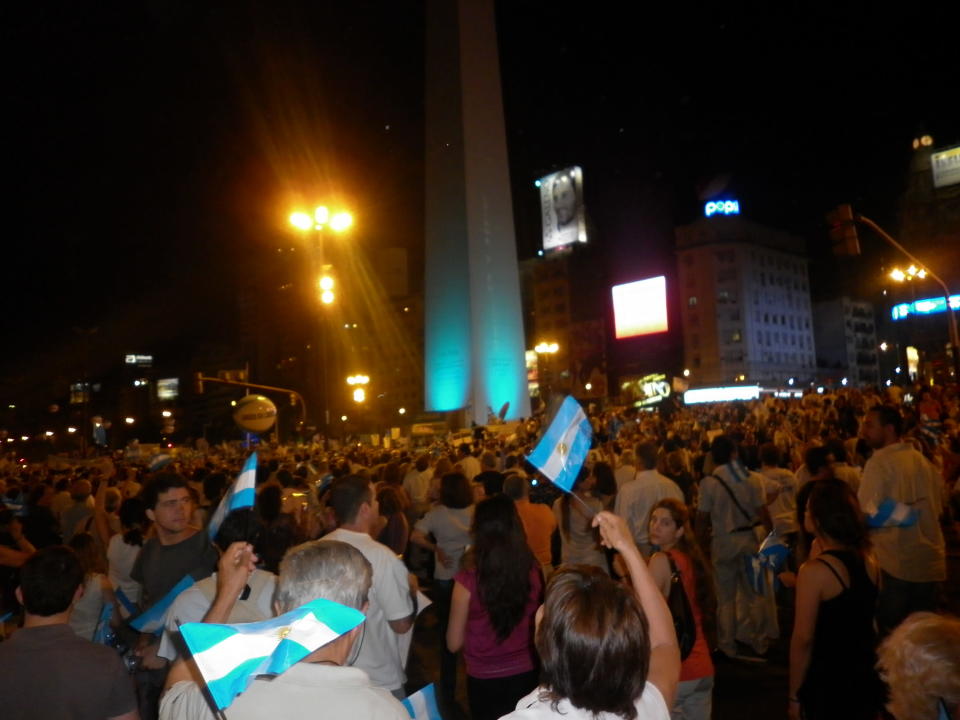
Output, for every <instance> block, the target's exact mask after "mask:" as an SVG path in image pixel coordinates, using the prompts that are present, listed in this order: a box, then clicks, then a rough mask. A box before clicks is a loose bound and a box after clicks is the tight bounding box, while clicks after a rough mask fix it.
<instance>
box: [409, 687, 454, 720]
mask: <svg viewBox="0 0 960 720" xmlns="http://www.w3.org/2000/svg"><path fill="white" fill-rule="evenodd" d="M400 702H402V703H403V706H404V707H405V708H406V709H407V712H408V713H410V717H411V718H413V720H443V717H442V716H441V715H440V709H439V708H438V707H437V691H436V688H434V686H433V683H430V684H429V685H427V686H426V687H425V688H422V689H420V690H418V691H417V692H415V693H414V694H413V695H410V696H409V697H406V698H404V699H403V700H401V701H400Z"/></svg>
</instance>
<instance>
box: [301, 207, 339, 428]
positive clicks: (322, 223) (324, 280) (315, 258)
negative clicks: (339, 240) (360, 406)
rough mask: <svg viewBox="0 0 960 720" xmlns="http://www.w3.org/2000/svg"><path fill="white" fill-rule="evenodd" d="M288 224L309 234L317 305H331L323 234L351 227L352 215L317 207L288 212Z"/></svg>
mask: <svg viewBox="0 0 960 720" xmlns="http://www.w3.org/2000/svg"><path fill="white" fill-rule="evenodd" d="M290 224H291V225H293V226H294V227H295V228H297V230H300V231H301V232H310V231H313V243H312V248H311V249H312V251H313V252H312V254H311V259H312V262H313V275H314V276H315V277H316V276H319V278H320V279H319V284H320V303H321V305H326V306H329V305H332V304H333V302H334V300H335V299H336V296H335V295H334V292H333V286H334V282H333V276H332V274H331V266H330V265H327V264H325V263H324V257H323V238H324V231H325V230H326V229H327V228H329V229H330V230H332V231H333V232H335V233H342V232H345V231H346V230H348V229H349V228H350V227H351V226H352V225H353V215H351V214H350V213H349V212H348V211H346V210H337V211H336V212H332V213H331V211H330V209H329V208H328V207H327V206H326V205H318V206H317V207H315V208H314V210H313V214H312V215H311V214H310V213H308V212H304V211H303V210H297V211H295V212H293V213H291V214H290ZM318 320H319V322H318V331H319V334H320V338H319V342H318V344H319V346H320V347H321V348H322V350H321V352H322V353H323V357H322V362H321V364H322V367H323V370H322V372H323V380H322V385H321V387H322V388H323V423H324V427H325V428H329V427H330V399H329V398H330V393H329V390H328V384H327V375H328V373H327V364H328V362H327V358H328V354H327V352H328V351H327V344H328V343H326V342H325V338H324V335H325V334H326V329H325V327H324V322H325V321H326V317H325V316H324V315H323V314H321V315H320V317H319V318H318Z"/></svg>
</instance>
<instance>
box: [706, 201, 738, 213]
mask: <svg viewBox="0 0 960 720" xmlns="http://www.w3.org/2000/svg"><path fill="white" fill-rule="evenodd" d="M703 214H704V215H706V216H707V217H711V216H712V215H739V214H740V201H739V200H711V201H710V202H708V203H707V204H706V205H704V206H703Z"/></svg>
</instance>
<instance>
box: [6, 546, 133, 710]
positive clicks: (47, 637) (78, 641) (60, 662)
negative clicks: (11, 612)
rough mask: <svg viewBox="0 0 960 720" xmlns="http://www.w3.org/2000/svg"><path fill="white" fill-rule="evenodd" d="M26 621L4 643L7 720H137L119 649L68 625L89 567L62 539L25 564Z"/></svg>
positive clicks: (22, 597)
mask: <svg viewBox="0 0 960 720" xmlns="http://www.w3.org/2000/svg"><path fill="white" fill-rule="evenodd" d="M16 593H17V599H18V600H19V601H20V602H21V603H22V604H23V607H24V623H23V627H22V628H21V629H20V630H17V631H16V632H14V634H13V636H12V637H11V638H10V639H9V640H7V641H6V642H3V643H0V697H2V698H3V710H2V711H0V715H2V716H3V718H4V720H21V719H23V720H27V719H28V718H76V719H77V720H86V719H87V718H89V719H90V720H94V719H96V720H102V719H103V718H108V720H138V718H139V717H140V716H139V714H138V713H137V698H136V694H135V693H134V689H133V683H132V682H131V679H130V676H129V675H128V674H127V671H126V668H124V666H123V662H122V661H121V660H120V657H119V656H118V655H117V653H116V652H114V651H113V650H111V649H110V648H108V647H106V646H104V645H95V644H94V643H92V642H90V641H89V640H84V639H83V638H81V637H79V636H77V634H76V633H74V632H73V630H72V629H71V628H70V625H69V624H68V622H69V620H70V613H71V612H72V611H73V608H74V606H75V605H76V603H77V601H78V600H79V599H80V597H81V596H82V595H83V569H82V568H81V567H80V561H79V559H78V558H77V556H76V555H75V554H74V552H73V551H72V550H70V549H69V548H66V547H63V546H62V545H57V546H52V547H48V548H44V549H43V550H40V551H39V552H36V553H34V554H33V555H32V556H31V557H30V558H29V559H28V560H27V561H26V562H25V563H24V564H23V566H22V567H21V568H20V587H18V588H17V591H16Z"/></svg>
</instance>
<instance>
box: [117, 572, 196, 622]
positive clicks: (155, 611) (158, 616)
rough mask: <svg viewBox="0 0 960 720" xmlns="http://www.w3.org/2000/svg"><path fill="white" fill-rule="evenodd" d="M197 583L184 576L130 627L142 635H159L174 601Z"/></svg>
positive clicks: (136, 618) (135, 619)
mask: <svg viewBox="0 0 960 720" xmlns="http://www.w3.org/2000/svg"><path fill="white" fill-rule="evenodd" d="M194 582H196V581H195V580H194V579H193V577H191V576H190V575H184V576H183V578H181V580H180V582H178V583H177V584H176V585H174V586H173V588H172V589H171V590H170V592H168V593H167V594H166V595H164V596H163V597H162V598H160V599H159V600H158V601H157V602H155V603H154V604H153V605H152V606H151V607H150V609H149V610H146V611H144V612H142V613H140V614H139V615H138V616H137V617H135V618H134V619H133V620H131V621H130V627H132V628H133V629H134V630H139V631H140V632H142V633H150V634H152V635H159V634H160V633H161V632H163V627H164V619H165V617H166V615H167V610H169V609H170V606H171V605H173V601H174V600H176V599H177V596H178V595H179V594H180V593H182V592H183V591H184V590H186V589H187V588H188V587H190V586H191V585H193V584H194Z"/></svg>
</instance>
